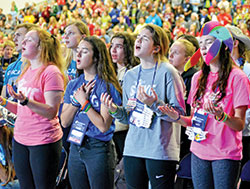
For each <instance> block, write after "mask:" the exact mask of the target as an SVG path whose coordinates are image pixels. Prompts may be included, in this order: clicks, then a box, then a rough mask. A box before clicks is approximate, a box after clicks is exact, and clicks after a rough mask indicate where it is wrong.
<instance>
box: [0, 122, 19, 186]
mask: <svg viewBox="0 0 250 189" xmlns="http://www.w3.org/2000/svg"><path fill="white" fill-rule="evenodd" d="M12 138H13V129H11V128H9V127H7V126H2V127H0V144H1V145H2V147H3V150H4V153H5V159H6V166H4V168H5V169H6V173H7V180H6V181H5V182H4V183H3V184H2V186H6V185H7V184H8V183H9V182H11V181H13V180H14V178H15V175H16V173H15V169H14V165H13V163H12Z"/></svg>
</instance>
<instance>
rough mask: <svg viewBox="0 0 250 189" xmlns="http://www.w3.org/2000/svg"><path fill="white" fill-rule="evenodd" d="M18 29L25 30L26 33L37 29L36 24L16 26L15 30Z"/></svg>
mask: <svg viewBox="0 0 250 189" xmlns="http://www.w3.org/2000/svg"><path fill="white" fill-rule="evenodd" d="M19 28H26V30H27V31H30V30H32V29H33V28H39V27H38V26H37V25H36V24H31V23H22V24H18V25H17V26H16V28H15V30H18V29H19Z"/></svg>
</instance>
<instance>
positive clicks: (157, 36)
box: [143, 24, 169, 63]
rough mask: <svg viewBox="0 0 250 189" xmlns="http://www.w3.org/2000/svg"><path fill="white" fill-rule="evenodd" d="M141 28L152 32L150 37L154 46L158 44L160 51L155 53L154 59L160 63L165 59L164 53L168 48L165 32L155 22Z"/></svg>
mask: <svg viewBox="0 0 250 189" xmlns="http://www.w3.org/2000/svg"><path fill="white" fill-rule="evenodd" d="M143 28H145V29H147V30H149V31H150V33H151V34H152V39H153V41H154V46H157V45H159V46H160V51H159V52H158V53H156V54H155V59H156V60H157V61H158V62H159V63H160V62H161V61H166V60H167V59H166V54H167V52H168V48H169V39H168V36H167V33H166V32H165V31H164V30H163V29H162V28H161V27H159V26H157V25H155V24H146V25H145V26H144V27H143Z"/></svg>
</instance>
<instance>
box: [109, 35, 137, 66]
mask: <svg viewBox="0 0 250 189" xmlns="http://www.w3.org/2000/svg"><path fill="white" fill-rule="evenodd" d="M114 38H120V39H123V48H124V55H125V56H124V57H125V60H124V65H125V66H126V68H127V69H131V68H133V67H135V66H136V65H138V64H139V63H140V62H139V59H138V58H137V57H135V56H134V44H135V37H134V36H133V35H131V34H129V33H127V32H118V33H115V34H114V35H113V36H112V38H111V40H110V41H111V45H110V47H109V54H111V52H110V50H111V46H112V40H113V39H114ZM113 65H114V67H115V70H117V65H116V64H114V63H113Z"/></svg>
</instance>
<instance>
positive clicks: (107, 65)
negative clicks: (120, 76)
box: [83, 36, 122, 94]
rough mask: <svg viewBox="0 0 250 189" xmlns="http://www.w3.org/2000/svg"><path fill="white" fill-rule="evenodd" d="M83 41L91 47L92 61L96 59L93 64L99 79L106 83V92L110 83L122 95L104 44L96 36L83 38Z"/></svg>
mask: <svg viewBox="0 0 250 189" xmlns="http://www.w3.org/2000/svg"><path fill="white" fill-rule="evenodd" d="M83 40H84V41H87V42H88V43H89V44H90V45H91V46H92V49H93V59H94V58H95V59H96V60H94V63H96V71H97V74H98V76H99V78H101V79H103V80H104V81H105V82H106V86H107V90H108V92H109V88H110V87H109V85H108V84H109V83H111V84H113V85H114V87H115V88H116V90H117V91H118V92H119V93H120V94H122V89H121V87H120V85H119V82H118V81H117V77H116V72H115V68H114V66H113V64H112V61H111V57H110V55H109V53H108V49H107V47H106V45H105V43H104V42H103V41H102V40H101V39H99V38H98V37H96V36H90V37H85V38H84V39H83Z"/></svg>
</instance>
